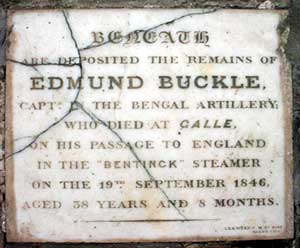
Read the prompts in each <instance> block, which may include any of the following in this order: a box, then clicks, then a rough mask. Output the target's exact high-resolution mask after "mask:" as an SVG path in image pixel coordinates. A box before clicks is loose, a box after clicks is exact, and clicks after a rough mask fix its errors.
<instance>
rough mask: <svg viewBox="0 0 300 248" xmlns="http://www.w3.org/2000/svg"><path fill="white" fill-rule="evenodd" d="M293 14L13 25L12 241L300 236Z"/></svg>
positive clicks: (109, 14) (89, 16) (94, 18)
mask: <svg viewBox="0 0 300 248" xmlns="http://www.w3.org/2000/svg"><path fill="white" fill-rule="evenodd" d="M285 17H286V12H284V11H264V10H259V11H258V10H257V11H255V10H213V9H209V10H203V9H172V10H171V9H170V10H162V9H135V10H133V9H131V10H129V9H101V10H100V9H99V10H66V11H60V10H41V11H37V10H31V11H12V12H11V13H10V16H9V28H11V34H10V37H9V38H10V46H9V51H8V55H7V57H8V65H7V78H8V81H7V96H6V99H7V104H6V113H7V114H6V127H7V130H6V146H5V149H6V161H5V162H6V170H7V199H8V205H7V231H8V241H11V242H128V241H129V242H141V241H207V240H240V239H243V240H245V239H279V238H289V237H292V233H293V230H292V223H293V221H292V209H291V208H292V204H291V198H292V197H291V177H290V172H291V166H292V163H291V160H292V154H291V153H292V151H291V147H292V145H291V108H292V107H291V82H290V78H289V68H288V65H287V64H285V58H284V56H283V52H282V47H283V46H282V44H283V42H284V35H285V34H286V33H283V34H281V35H280V34H279V32H282V31H284V30H283V29H280V30H278V29H277V27H278V26H279V25H280V23H281V21H282V20H283V19H284V18H285Z"/></svg>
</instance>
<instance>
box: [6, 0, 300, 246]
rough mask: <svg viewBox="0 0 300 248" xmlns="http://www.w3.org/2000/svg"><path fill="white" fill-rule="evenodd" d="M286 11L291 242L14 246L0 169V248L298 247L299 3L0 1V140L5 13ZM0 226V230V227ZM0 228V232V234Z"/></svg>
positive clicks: (258, 0) (298, 0) (254, 0)
mask: <svg viewBox="0 0 300 248" xmlns="http://www.w3.org/2000/svg"><path fill="white" fill-rule="evenodd" d="M262 6H269V7H270V6H271V8H274V9H288V10H289V11H290V17H289V20H288V22H289V23H288V24H287V25H290V34H289V38H288V42H287V46H286V48H285V51H286V55H287V57H288V59H289V61H290V63H291V64H292V79H293V148H294V151H293V152H294V168H293V170H294V175H293V177H294V183H293V184H294V225H295V235H294V239H292V240H268V241H238V242H202V243H145V244H143V243H127V244H50V243H48V244H47V243H45V244H14V243H7V242H6V240H5V232H3V229H4V230H5V228H3V227H4V226H5V225H4V224H3V223H4V220H5V207H4V203H5V194H4V193H5V177H4V175H5V173H4V171H3V169H1V166H0V204H1V205H2V207H0V213H1V216H0V222H2V223H0V248H2V247H3V248H4V247H6V248H75V247H76V248H99V247H101V248H300V240H299V236H300V234H299V233H300V226H299V223H300V168H299V148H300V147H299V131H300V130H299V124H300V0H269V1H264V0H233V1H230V0H219V1H205V0H140V1H137V0H0V141H1V140H3V134H4V128H5V125H4V113H3V108H2V107H3V106H4V101H3V100H4V99H5V93H4V89H5V47H6V45H7V42H6V37H7V33H8V30H6V17H7V10H9V9H40V8H107V7H113V8H125V7H126V8H147V7H148V8H149V7H154V8H201V7H222V8H239V9H242V8H251V9H255V8H261V7H262ZM1 227H2V228H1ZM1 229H2V231H1Z"/></svg>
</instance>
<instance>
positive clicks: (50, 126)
mask: <svg viewBox="0 0 300 248" xmlns="http://www.w3.org/2000/svg"><path fill="white" fill-rule="evenodd" d="M215 11H217V8H213V9H204V10H203V11H202V12H196V13H189V14H186V15H182V16H179V17H177V18H174V19H172V20H170V21H167V22H164V23H161V24H158V25H156V26H153V27H150V28H148V29H139V30H135V31H132V32H130V33H128V34H127V35H126V36H124V37H127V36H129V35H130V34H132V33H133V32H149V31H151V30H155V29H157V28H159V27H162V26H165V25H171V24H174V23H175V22H176V21H179V20H182V19H184V18H186V17H191V16H196V15H203V14H209V13H213V12H215ZM62 14H63V17H64V20H65V23H66V25H67V28H68V30H69V33H70V36H71V39H72V41H73V43H74V46H75V49H76V51H77V54H78V58H79V63H73V64H60V63H44V64H28V63H25V62H21V61H17V60H13V59H7V61H9V62H12V63H17V64H20V65H23V66H28V67H32V68H33V69H34V70H37V69H36V66H67V67H71V66H78V67H79V69H80V77H83V74H84V69H83V65H82V57H81V51H84V50H88V49H92V48H97V47H102V46H104V45H106V44H108V43H110V41H106V42H104V43H101V44H99V45H93V44H91V45H88V46H86V47H83V48H79V46H78V43H77V40H76V38H75V36H74V33H73V29H72V27H71V25H70V22H69V18H68V16H69V13H67V11H64V10H63V11H62ZM38 72H39V71H38ZM80 92H81V88H79V89H78V91H77V93H76V95H75V98H74V100H73V101H72V102H71V106H70V108H69V109H68V111H67V112H66V113H65V114H64V115H63V116H62V117H60V118H59V119H58V120H56V121H55V122H53V123H52V124H50V125H49V126H48V127H47V128H46V129H44V130H43V131H41V132H40V133H39V134H37V135H34V136H26V137H32V138H33V139H32V140H31V141H30V142H29V143H28V144H27V145H25V146H24V147H23V148H21V149H19V150H17V151H15V152H13V153H11V154H8V155H5V156H4V158H2V159H0V161H2V160H7V159H8V158H10V157H12V156H14V155H16V154H19V153H21V152H23V151H25V150H27V149H28V148H29V147H30V146H31V145H32V144H34V143H35V142H36V141H37V140H38V139H39V138H40V137H41V136H42V135H43V134H45V133H47V132H48V131H49V130H51V129H52V128H53V127H55V126H57V125H58V124H59V123H60V122H62V121H63V120H64V119H65V118H66V117H68V116H69V115H70V114H71V113H72V112H73V111H77V110H79V109H80V110H82V111H83V113H85V114H86V115H87V116H88V117H89V118H91V120H93V121H95V122H98V123H100V124H102V125H103V126H104V127H106V128H107V129H108V130H109V131H111V133H112V134H113V135H114V136H115V137H117V138H118V139H119V141H120V142H122V143H127V142H126V141H125V140H124V138H123V137H122V136H121V135H120V134H119V133H118V132H116V131H115V130H113V129H111V128H110V127H109V126H108V124H107V123H106V122H105V121H104V120H102V119H101V118H99V117H98V116H96V115H95V114H94V113H93V112H91V111H89V110H87V109H86V108H85V107H84V106H83V105H82V104H81V103H80V102H78V98H79V96H80ZM74 106H75V107H77V108H78V109H74ZM16 140H18V139H15V140H14V141H16ZM129 150H130V152H131V154H132V155H133V156H134V157H135V159H136V160H137V161H138V162H139V163H140V164H142V163H141V161H142V160H141V159H140V157H139V156H138V154H137V153H136V151H135V150H134V148H133V147H132V146H131V145H129ZM142 168H143V169H144V170H145V172H146V174H147V176H148V177H149V179H150V180H151V181H154V180H156V179H155V177H154V176H153V175H152V174H151V172H150V170H148V169H147V168H146V167H143V166H142ZM158 189H159V191H160V192H161V193H162V194H163V196H164V197H165V198H166V199H167V200H170V198H169V196H168V194H167V192H166V191H165V190H164V189H163V188H162V187H160V186H159V187H158ZM170 203H171V205H172V207H173V208H174V209H175V210H176V211H177V213H178V214H179V215H180V216H181V217H182V218H183V219H187V217H186V216H185V215H184V214H183V213H182V212H181V211H180V209H179V208H178V207H177V206H176V205H175V204H174V203H173V202H172V201H170Z"/></svg>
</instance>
